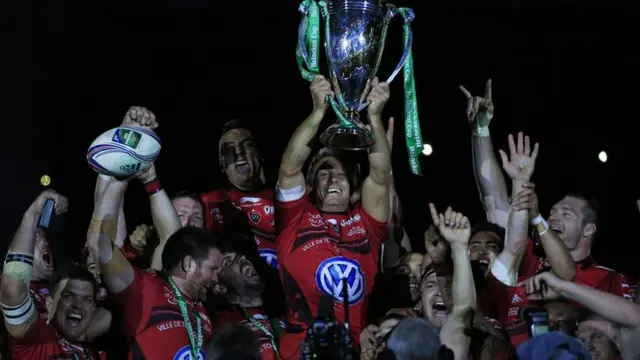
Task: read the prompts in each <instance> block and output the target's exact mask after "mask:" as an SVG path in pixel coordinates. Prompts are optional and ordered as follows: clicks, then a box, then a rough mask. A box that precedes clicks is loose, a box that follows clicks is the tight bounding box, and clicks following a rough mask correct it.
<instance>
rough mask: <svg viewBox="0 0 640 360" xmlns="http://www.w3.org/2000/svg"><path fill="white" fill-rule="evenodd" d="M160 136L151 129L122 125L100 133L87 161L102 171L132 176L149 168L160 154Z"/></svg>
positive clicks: (109, 174)
mask: <svg viewBox="0 0 640 360" xmlns="http://www.w3.org/2000/svg"><path fill="white" fill-rule="evenodd" d="M161 147H162V146H161V144H160V138H159V137H158V135H156V133H154V132H153V131H151V130H148V129H145V128H141V127H135V126H120V127H117V128H115V129H111V130H109V131H106V132H104V133H103V134H102V135H100V136H98V137H97V138H96V139H95V140H94V141H93V143H91V146H89V151H88V152H87V161H88V162H89V166H91V168H93V170H95V171H97V172H98V173H100V174H103V175H108V176H115V177H128V176H132V175H134V174H136V173H139V172H141V171H144V170H146V169H148V168H149V167H150V166H151V164H152V163H153V162H154V161H155V160H156V158H157V157H158V155H160V149H161Z"/></svg>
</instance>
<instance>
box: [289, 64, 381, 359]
mask: <svg viewBox="0 0 640 360" xmlns="http://www.w3.org/2000/svg"><path fill="white" fill-rule="evenodd" d="M311 94H312V97H313V104H314V109H313V112H312V113H311V115H310V116H309V117H308V118H307V119H306V120H305V121H304V122H303V123H302V124H301V125H300V126H299V127H298V129H297V130H296V131H295V133H294V134H293V136H292V137H291V140H290V141H289V144H288V146H287V150H286V151H285V154H284V156H283V158H282V163H281V165H280V174H279V182H278V187H277V190H276V191H277V200H278V203H277V205H278V211H279V217H278V226H279V227H281V229H282V233H281V234H280V235H279V236H278V240H277V251H278V258H279V259H280V274H281V277H282V279H283V284H284V287H285V294H286V296H287V326H286V330H285V333H284V334H283V337H282V339H281V342H280V352H281V355H282V357H283V358H284V359H293V358H294V357H295V356H296V355H297V354H298V353H299V349H300V345H301V343H302V341H303V339H304V337H305V330H306V329H307V328H308V326H309V325H310V323H311V322H312V321H313V319H314V317H315V316H317V311H318V306H319V302H320V297H321V296H322V295H329V296H331V297H333V299H334V304H335V310H336V311H335V314H336V319H337V320H338V321H339V322H344V316H343V315H344V307H343V306H344V304H347V305H348V306H349V311H350V314H351V329H352V330H353V332H352V336H353V338H354V339H359V334H360V331H361V330H362V328H363V325H364V318H363V312H364V311H363V305H364V303H365V302H366V300H367V297H368V295H369V294H370V292H371V289H372V287H373V279H374V276H375V274H376V268H377V266H378V260H379V259H378V258H379V250H380V246H381V244H382V241H383V239H384V237H385V235H386V231H387V222H388V220H389V181H390V157H389V146H388V143H387V139H386V135H385V130H384V127H383V125H382V117H381V113H382V109H383V108H384V105H385V104H386V102H387V100H388V99H389V94H390V92H389V85H388V84H386V83H378V81H377V80H376V81H374V83H373V87H372V90H371V92H370V93H369V95H368V101H370V104H369V107H368V117H369V121H370V124H371V130H372V133H373V136H374V139H375V145H374V147H373V148H372V149H371V151H370V153H369V163H370V173H369V175H368V176H367V178H366V179H365V180H364V183H363V185H362V195H361V196H362V201H361V202H360V203H358V204H357V205H356V206H355V208H351V209H350V208H349V198H350V195H351V193H352V192H353V191H354V190H355V188H354V186H353V184H351V183H350V181H349V179H352V178H353V177H352V176H349V174H350V173H351V171H352V170H353V167H351V166H349V165H348V163H347V162H346V160H345V159H344V158H343V157H342V156H341V155H340V154H338V153H337V152H335V151H332V150H330V149H323V150H321V151H320V152H319V153H318V154H317V155H316V156H315V157H314V158H313V160H312V162H311V165H310V167H309V171H308V173H307V178H306V181H305V177H304V175H303V174H302V166H303V165H304V163H305V161H306V160H307V158H308V157H309V155H310V153H311V148H310V147H309V143H310V142H311V141H312V140H313V139H314V138H315V136H316V133H317V131H318V127H319V125H320V122H321V121H322V118H323V117H324V115H325V112H326V110H327V106H328V104H327V101H326V98H327V96H331V95H332V91H331V85H330V84H329V82H328V81H327V80H326V79H325V78H324V77H322V76H316V77H315V78H314V79H313V82H312V83H311ZM345 278H346V280H347V286H348V288H347V289H346V290H347V291H346V293H347V295H348V299H344V298H343V290H344V289H343V285H342V281H343V279H345Z"/></svg>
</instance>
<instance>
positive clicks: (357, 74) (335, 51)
mask: <svg viewBox="0 0 640 360" xmlns="http://www.w3.org/2000/svg"><path fill="white" fill-rule="evenodd" d="M396 14H398V11H397V8H396V7H395V6H393V5H392V4H387V3H385V1H384V0H328V1H327V2H326V7H325V8H324V9H323V11H322V17H323V20H324V27H325V28H324V34H325V39H324V45H325V54H326V59H327V63H328V70H329V77H330V80H331V85H332V88H333V91H334V93H335V100H336V104H337V108H338V109H336V111H340V113H341V114H338V117H339V118H340V115H342V116H343V117H344V118H345V119H346V120H348V121H347V122H346V124H345V122H344V121H338V122H337V123H335V124H333V125H331V126H330V127H329V128H328V129H327V130H326V131H325V132H324V133H323V134H322V135H320V141H321V142H322V144H323V145H325V146H328V147H333V148H338V149H343V150H366V149H368V148H370V147H371V146H373V144H374V139H373V136H372V135H371V132H370V131H369V130H368V129H367V128H366V126H365V125H364V123H363V122H362V121H361V120H360V112H361V111H362V110H364V109H365V108H366V107H367V106H368V105H369V104H368V102H366V98H367V95H368V94H369V91H370V90H371V84H372V81H373V79H374V77H375V76H376V74H377V72H378V68H379V66H380V61H381V60H382V54H383V53H384V45H385V40H386V36H387V29H388V26H389V23H390V22H391V19H392V18H393V17H394V16H395V15H396ZM412 19H413V17H412V16H410V18H406V17H405V21H406V22H410V21H411V20H412ZM303 23H304V20H303ZM303 23H301V26H300V34H299V37H300V39H299V41H300V43H301V44H304V43H305V42H304V41H305V30H306V29H304V26H303ZM411 42H412V36H409V37H408V39H407V45H408V46H406V49H405V52H404V54H403V55H402V57H401V59H400V63H399V64H398V65H397V67H396V69H395V70H394V72H393V73H392V75H391V76H390V77H389V79H388V80H387V81H386V82H387V83H389V82H391V80H393V78H394V77H395V76H396V75H397V74H398V72H399V71H400V69H401V68H402V66H403V65H404V63H405V62H406V59H407V55H408V53H409V51H408V50H407V49H411ZM302 48H304V46H302ZM302 52H303V57H304V59H305V61H306V56H307V52H306V51H305V49H303V51H302ZM348 123H350V124H348Z"/></svg>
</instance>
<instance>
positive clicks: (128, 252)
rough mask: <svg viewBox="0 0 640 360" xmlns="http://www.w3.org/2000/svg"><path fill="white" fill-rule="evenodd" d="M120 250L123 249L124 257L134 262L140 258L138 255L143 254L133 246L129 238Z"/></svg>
mask: <svg viewBox="0 0 640 360" xmlns="http://www.w3.org/2000/svg"><path fill="white" fill-rule="evenodd" d="M120 251H122V255H124V257H126V258H127V260H129V262H130V263H133V262H134V261H135V260H136V259H137V258H138V256H140V255H142V254H140V252H139V251H138V250H136V248H134V247H133V245H131V243H130V242H129V240H126V241H125V242H124V245H122V248H120Z"/></svg>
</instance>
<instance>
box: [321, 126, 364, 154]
mask: <svg viewBox="0 0 640 360" xmlns="http://www.w3.org/2000/svg"><path fill="white" fill-rule="evenodd" d="M336 136H350V137H355V138H359V139H362V141H360V142H353V141H345V142H343V144H344V145H338V143H336V142H333V141H332V140H333V139H334V138H335V137H336ZM320 142H321V143H322V145H324V146H326V147H329V148H333V149H338V150H345V151H365V150H369V149H370V148H371V147H373V145H375V141H374V139H373V135H372V134H371V132H369V131H368V130H367V129H364V128H362V127H360V126H355V127H352V128H345V127H342V126H340V124H333V125H331V126H329V128H328V129H326V130H325V131H324V132H323V133H322V134H321V135H320Z"/></svg>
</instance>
